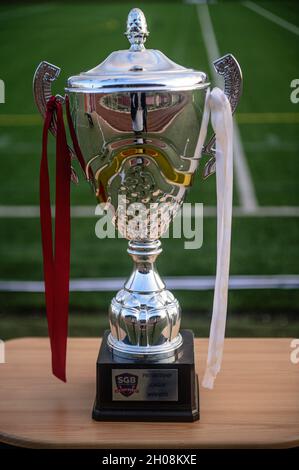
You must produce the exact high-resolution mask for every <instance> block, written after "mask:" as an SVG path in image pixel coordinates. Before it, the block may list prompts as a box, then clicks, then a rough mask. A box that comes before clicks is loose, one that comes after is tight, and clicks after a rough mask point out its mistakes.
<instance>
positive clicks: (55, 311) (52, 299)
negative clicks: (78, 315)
mask: <svg viewBox="0 0 299 470" xmlns="http://www.w3.org/2000/svg"><path fill="white" fill-rule="evenodd" d="M55 116H56V120H57V136H56V200H55V247H54V251H53V236H52V216H51V200H50V181H49V170H48V155H47V145H48V132H49V129H50V126H51V122H52V120H53V119H54V118H55ZM82 158H83V157H82ZM70 179H71V155H70V151H69V149H68V146H67V140H66V133H65V127H64V122H63V111H62V104H61V102H59V100H57V99H56V98H55V97H54V96H52V97H51V98H50V100H49V101H48V103H47V112H46V118H45V123H44V128H43V147H42V159H41V166H40V220H41V232H42V247H43V259H44V279H45V294H46V310H47V321H48V331H49V337H50V343H51V351H52V370H53V374H54V375H55V376H56V377H58V378H59V379H60V380H63V381H64V382H66V347H67V334H68V305H69V276H70Z"/></svg>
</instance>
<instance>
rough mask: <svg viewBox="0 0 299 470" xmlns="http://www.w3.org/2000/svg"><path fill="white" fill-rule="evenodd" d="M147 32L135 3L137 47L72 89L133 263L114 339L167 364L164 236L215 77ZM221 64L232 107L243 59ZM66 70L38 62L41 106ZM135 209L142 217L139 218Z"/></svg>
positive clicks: (93, 164)
mask: <svg viewBox="0 0 299 470" xmlns="http://www.w3.org/2000/svg"><path fill="white" fill-rule="evenodd" d="M148 34H149V32H148V29H147V24H146V19H145V16H144V14H143V13H142V11H141V10H139V9H138V8H134V9H133V10H131V11H130V13H129V15H128V20H127V29H126V32H125V35H126V37H127V39H128V40H129V42H130V48H129V49H128V50H121V51H115V52H112V53H111V54H110V55H109V56H108V57H107V59H106V60H104V62H102V63H101V64H100V65H98V66H96V67H94V68H92V69H91V70H89V71H87V72H83V73H81V74H79V75H75V76H72V77H70V78H69V79H68V83H67V87H66V93H67V96H68V102H69V109H70V115H71V119H72V123H73V126H74V130H75V133H76V137H77V140H78V144H79V147H80V150H81V153H82V155H83V158H84V164H85V173H86V177H87V179H88V180H89V181H90V182H91V184H92V187H93V188H94V190H95V194H96V197H97V199H98V202H99V203H102V204H104V205H105V206H106V207H107V206H109V207H110V208H111V210H112V214H113V222H114V224H115V226H116V228H117V230H118V231H119V232H120V234H121V235H122V237H125V238H126V239H128V240H129V247H128V253H129V254H130V256H131V257H132V259H133V262H134V269H133V272H132V274H131V276H130V277H129V279H128V280H127V282H126V283H125V285H124V287H123V289H121V290H120V291H119V292H118V293H117V294H116V296H115V297H114V298H113V300H112V302H111V305H110V308H109V322H110V333H109V335H108V336H107V347H108V348H109V350H110V351H112V354H113V357H114V358H116V359H117V360H118V361H120V363H121V361H131V362H132V363H134V362H137V363H138V361H139V362H140V361H142V363H143V364H144V363H151V364H157V363H163V361H164V362H165V361H166V362H167V363H168V364H169V363H171V361H173V362H174V361H176V360H177V359H178V357H179V355H180V354H181V351H182V346H183V337H182V336H183V335H181V334H180V322H181V308H180V305H179V303H178V301H177V300H176V298H175V297H174V295H173V294H172V293H171V292H170V291H169V290H167V289H166V287H165V284H164V283H163V281H162V280H161V278H160V276H159V274H158V273H157V270H156V267H155V260H156V258H157V256H158V255H159V254H160V253H161V251H162V250H161V242H160V241H159V238H160V237H161V236H162V235H163V234H164V233H165V232H166V231H167V229H168V227H169V224H170V223H171V221H172V219H173V217H174V216H175V215H176V214H177V212H178V211H179V209H180V207H181V205H182V203H183V201H184V198H185V195H186V191H187V190H188V189H189V188H190V186H191V185H192V182H193V178H194V175H195V172H196V170H197V168H198V165H199V160H200V157H201V153H202V150H203V148H202V145H201V140H202V139H200V134H201V127H202V121H203V115H204V111H205V102H206V94H207V92H208V90H209V86H210V83H209V81H208V78H207V75H206V74H205V73H204V72H201V71H196V70H193V69H188V68H185V67H183V66H181V65H178V64H176V63H175V62H173V61H171V60H170V59H169V58H167V57H166V56H165V55H164V54H163V53H162V52H160V51H158V50H154V49H146V48H145V45H144V44H145V41H146V39H147V36H148ZM214 66H215V68H216V70H217V72H218V73H219V74H221V75H223V77H224V81H225V93H226V94H227V96H228V98H229V100H230V103H231V107H232V111H234V109H235V107H236V105H237V102H238V99H239V95H240V88H241V87H240V83H241V74H240V69H239V66H238V64H237V62H236V61H235V59H234V58H233V56H231V55H227V56H224V57H223V58H221V59H218V61H216V62H215V63H214ZM59 71H60V69H59V68H58V67H56V66H54V65H52V64H49V63H47V62H42V63H41V64H40V66H39V67H38V69H37V71H36V74H35V79H34V95H35V100H36V103H37V106H38V108H39V110H40V112H41V113H42V114H43V115H44V114H45V109H46V104H47V101H48V100H49V98H50V96H51V82H52V81H53V80H55V79H56V77H57V76H58V74H59ZM61 100H62V101H63V100H64V98H63V97H61ZM52 132H53V133H55V122H53V123H52ZM213 145H214V137H212V138H211V139H210V141H209V143H208V144H207V145H206V147H205V148H204V151H205V153H206V154H208V155H210V156H211V157H212V158H211V160H210V162H209V163H208V166H207V169H206V175H208V174H209V173H211V172H213V171H214V168H213V164H214V153H215V150H214V147H213ZM136 214H138V224H137V225H136V223H135V224H134V223H133V224H132V219H134V217H133V216H136Z"/></svg>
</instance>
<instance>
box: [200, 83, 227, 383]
mask: <svg viewBox="0 0 299 470" xmlns="http://www.w3.org/2000/svg"><path fill="white" fill-rule="evenodd" d="M209 112H210V113H211V123H212V126H213V129H214V132H215V134H216V186H217V267H216V281H215V290H214V301H213V314H212V321H211V328H210V339H209V350H208V358H207V366H206V371H205V374H204V378H203V381H202V386H203V387H206V388H210V389H212V388H213V385H214V380H215V378H216V375H217V373H218V372H219V370H220V367H221V361H222V353H223V346H224V336H225V323H226V311H227V294H228V281H229V262H230V241H231V221H232V194H233V120H232V111H231V107H230V103H229V101H228V99H227V97H226V96H225V94H224V92H223V91H222V90H220V89H219V88H214V89H213V90H212V92H211V93H208V95H207V99H206V109H205V113H204V119H203V128H202V130H201V133H200V134H201V135H200V138H199V141H201V140H202V139H204V138H205V135H206V130H207V122H208V116H209ZM198 145H202V142H199V143H198ZM200 148H201V147H200Z"/></svg>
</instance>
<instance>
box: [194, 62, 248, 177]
mask: <svg viewBox="0 0 299 470" xmlns="http://www.w3.org/2000/svg"><path fill="white" fill-rule="evenodd" d="M213 65H214V68H215V70H216V72H217V73H218V74H219V75H222V76H223V78H224V93H225V94H226V96H227V98H228V100H229V102H230V105H231V110H232V114H234V112H235V110H236V107H237V106H238V103H239V100H240V97H241V94H242V84H243V79H242V71H241V67H240V65H239V63H238V61H237V60H236V59H235V57H234V56H233V55H232V54H226V55H224V56H223V57H220V58H219V59H217V60H215V61H214V62H213ZM215 141H216V136H215V134H213V136H212V137H211V138H210V140H209V141H208V143H207V144H206V145H204V147H203V149H202V153H203V154H205V155H209V156H210V157H211V158H210V159H209V160H208V162H207V163H206V165H205V167H204V172H203V177H204V179H206V178H207V177H208V176H210V175H212V174H213V173H215V171H216V160H215Z"/></svg>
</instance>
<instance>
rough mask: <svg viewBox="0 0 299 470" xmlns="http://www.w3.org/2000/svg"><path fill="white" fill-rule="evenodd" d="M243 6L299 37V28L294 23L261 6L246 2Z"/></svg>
mask: <svg viewBox="0 0 299 470" xmlns="http://www.w3.org/2000/svg"><path fill="white" fill-rule="evenodd" d="M243 5H244V6H245V7H247V8H249V9H250V10H252V11H254V12H255V13H258V14H259V15H261V16H263V17H264V18H266V19H267V20H270V21H272V22H273V23H276V24H277V25H278V26H281V27H282V28H284V29H287V30H288V31H290V32H291V33H294V34H296V35H297V36H299V28H298V26H295V25H294V24H292V23H289V22H288V21H286V20H284V19H282V18H281V17H280V16H277V15H275V14H274V13H272V12H271V11H269V10H266V9H265V8H263V7H261V6H260V5H257V4H256V3H254V2H250V1H248V2H244V3H243Z"/></svg>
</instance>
